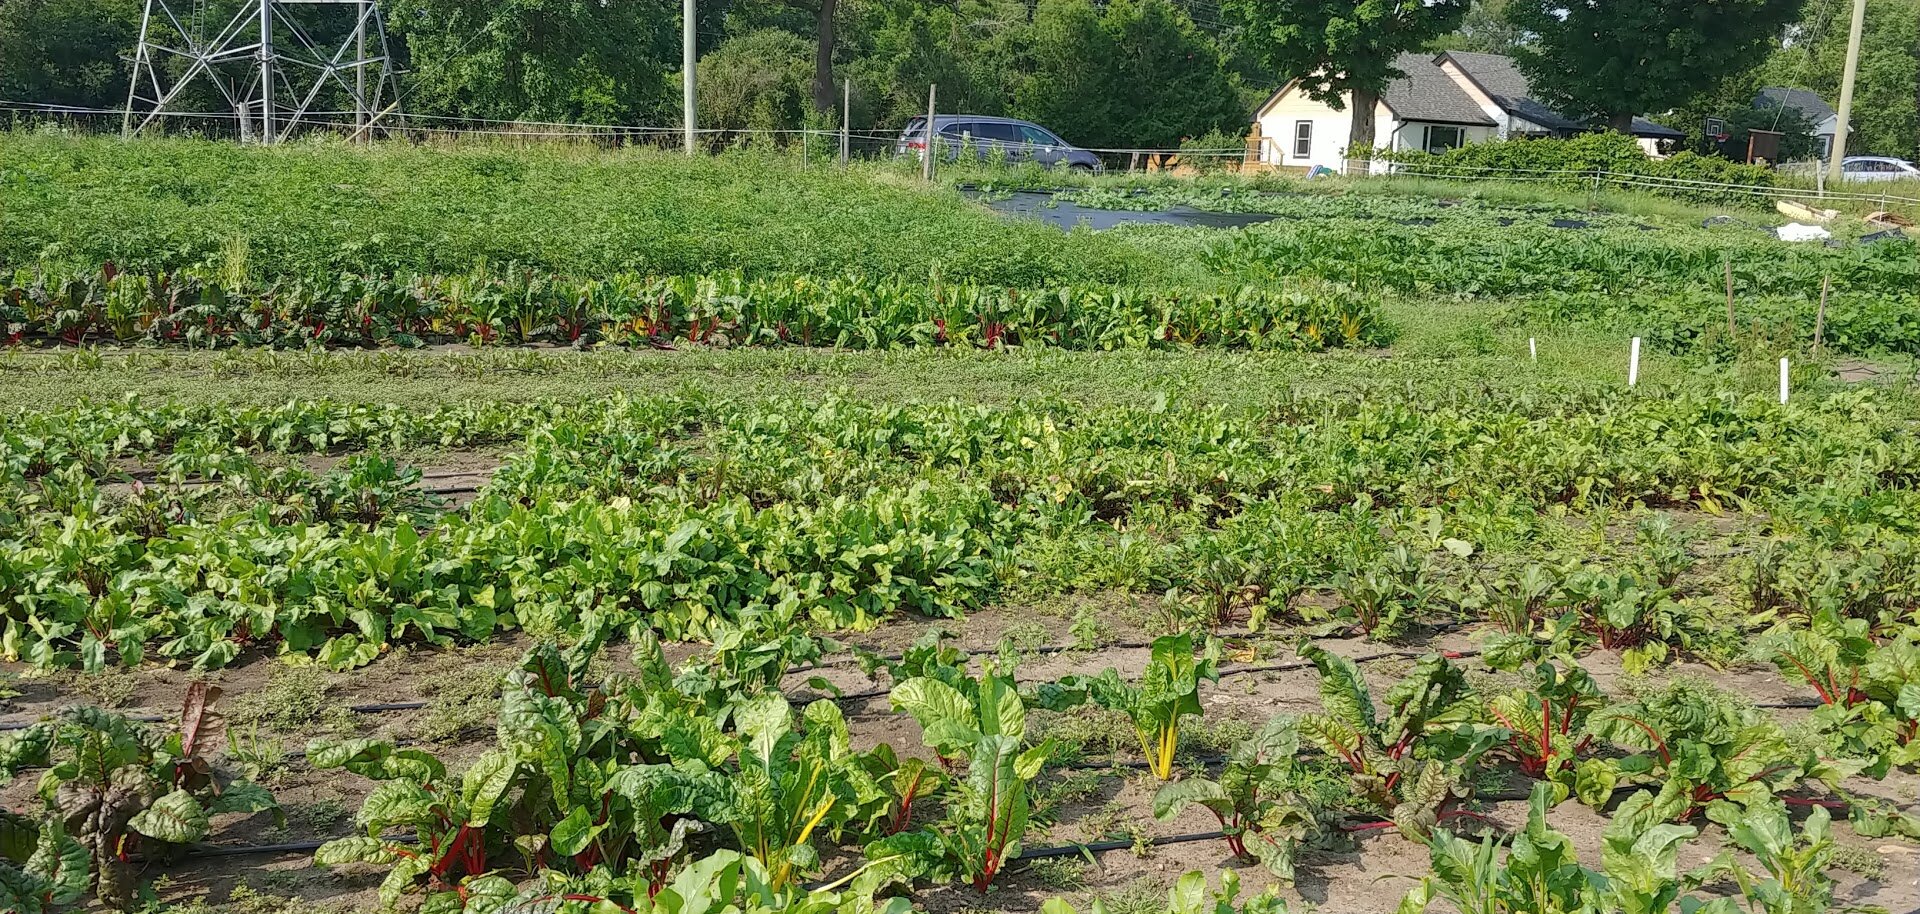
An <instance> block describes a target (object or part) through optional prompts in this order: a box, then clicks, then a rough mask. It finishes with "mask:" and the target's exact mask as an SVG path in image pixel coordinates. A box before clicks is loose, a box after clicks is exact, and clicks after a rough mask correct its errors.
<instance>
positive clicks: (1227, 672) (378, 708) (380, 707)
mask: <svg viewBox="0 0 1920 914" xmlns="http://www.w3.org/2000/svg"><path fill="white" fill-rule="evenodd" d="M1150 646H1151V645H1147V644H1116V645H1108V648H1109V649H1127V648H1130V647H1134V648H1144V647H1150ZM1071 650H1074V648H1071V647H1061V646H1058V645H1048V646H1047V647H1046V648H1044V649H1038V650H1034V651H1028V652H1027V653H1040V652H1042V651H1044V652H1047V653H1064V652H1067V651H1071ZM968 653H969V655H973V656H977V655H979V654H991V653H993V651H991V650H985V649H978V650H975V651H969V652H968ZM1431 653H1436V652H1435V651H1415V650H1393V651H1384V652H1382V653H1378V654H1367V655H1364V656H1360V657H1355V658H1353V662H1355V663H1374V662H1377V661H1381V660H1396V659H1399V660H1413V659H1418V658H1420V657H1424V656H1426V655H1428V654H1431ZM1437 653H1441V654H1442V655H1443V656H1446V657H1447V658H1448V659H1456V660H1457V659H1462V658H1467V657H1477V656H1479V655H1480V652H1479V651H1477V650H1469V651H1440V652H1437ZM894 659H898V658H897V657H896V658H894ZM1311 666H1313V663H1312V662H1311V661H1307V660H1293V661H1288V662H1286V663H1278V664H1269V665H1265V666H1243V667H1229V668H1227V669H1224V670H1221V671H1220V677H1221V678H1222V679H1224V678H1226V677H1228V676H1242V675H1246V674H1249V673H1281V672H1287V671H1290V670H1303V669H1307V668H1309V667H1311ZM810 669H818V667H797V668H795V669H793V670H789V671H788V672H789V673H793V672H805V671H807V670H810ZM892 691H893V690H892V689H891V688H886V689H872V690H869V691H865V692H851V693H847V694H844V695H836V696H833V699H832V700H833V701H837V702H838V701H864V700H867V699H873V698H880V697H883V696H886V695H888V694H891V693H892ZM431 706H432V703H431V702H426V701H387V702H374V703H371V704H360V705H348V706H347V710H348V711H351V712H353V713H355V714H385V713H390V712H394V711H422V710H425V709H427V708H429V707H431ZM1762 707H1765V706H1764V705H1762ZM1794 707H1801V706H1800V705H1795V706H1794ZM1806 707H1817V705H1808V706H1806ZM124 716H125V717H126V718H127V719H128V720H130V721H133V722H135V723H142V724H157V723H165V722H166V721H169V720H172V719H173V718H171V717H165V716H162V715H158V714H128V715H124ZM34 723H38V722H37V721H35V722H27V723H21V722H13V723H0V733H4V732H9V731H19V730H25V729H27V728H29V727H32V726H33V725H34Z"/></svg>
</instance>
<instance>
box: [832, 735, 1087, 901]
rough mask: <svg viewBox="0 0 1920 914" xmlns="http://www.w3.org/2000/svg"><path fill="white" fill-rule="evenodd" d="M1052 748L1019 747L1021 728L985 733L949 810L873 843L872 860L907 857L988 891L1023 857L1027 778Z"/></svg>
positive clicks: (939, 876)
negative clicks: (939, 817)
mask: <svg viewBox="0 0 1920 914" xmlns="http://www.w3.org/2000/svg"><path fill="white" fill-rule="evenodd" d="M1052 752H1053V744H1052V743H1051V742H1043V743H1041V744H1040V745H1037V746H1033V747H1030V748H1027V749H1024V750H1023V749H1021V737H1020V736H1019V735H1017V734H1015V735H1007V734H999V733H994V734H985V735H982V736H981V737H980V738H979V740H978V741H977V742H976V743H975V744H974V747H973V752H972V755H971V760H970V761H969V763H968V766H967V773H966V776H965V777H963V778H957V779H955V781H954V782H953V785H952V787H951V788H950V789H949V790H948V791H947V794H946V796H945V806H946V816H945V818H943V819H942V820H941V821H940V822H938V823H935V824H934V825H932V826H930V827H928V828H924V829H921V830H918V831H912V832H904V833H901V834H897V835H893V836H891V837H887V838H882V839H880V840H878V841H875V842H872V843H870V844H868V845H867V851H866V853H867V858H868V859H869V860H875V861H878V860H884V859H892V858H896V857H897V858H902V859H903V860H904V861H906V862H904V863H902V864H901V866H902V867H903V869H904V871H905V872H907V873H909V874H911V875H914V876H920V877H926V878H932V879H936V880H944V879H947V878H951V877H953V876H959V877H961V878H964V879H966V880H967V881H968V882H969V883H971V884H972V885H973V887H974V890H975V891H978V892H980V893H982V894H985V893H986V891H987V887H988V886H990V885H991V884H992V883H993V880H994V878H995V877H996V876H998V875H999V874H1000V871H1001V870H1002V869H1003V868H1004V867H1005V866H1006V865H1007V864H1008V863H1009V862H1011V861H1013V860H1015V859H1017V858H1018V857H1019V856H1020V849H1021V843H1020V842H1021V839H1022V837H1023V836H1025V834H1026V831H1027V824H1028V819H1029V817H1030V816H1031V814H1032V799H1031V797H1030V795H1029V788H1028V784H1029V782H1031V781H1032V780H1033V779H1034V778H1035V777H1037V776H1039V774H1040V769H1041V767H1042V766H1044V765H1045V764H1046V761H1047V758H1048V757H1049V756H1050V755H1051V754H1052Z"/></svg>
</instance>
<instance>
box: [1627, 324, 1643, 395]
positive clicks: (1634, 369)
mask: <svg viewBox="0 0 1920 914" xmlns="http://www.w3.org/2000/svg"><path fill="white" fill-rule="evenodd" d="M1639 383H1640V338H1639V337H1637V336H1636V337H1634V338H1633V347H1632V349H1631V351H1629V352H1628V354H1627V386H1628V387H1632V386H1634V385H1636V384H1639Z"/></svg>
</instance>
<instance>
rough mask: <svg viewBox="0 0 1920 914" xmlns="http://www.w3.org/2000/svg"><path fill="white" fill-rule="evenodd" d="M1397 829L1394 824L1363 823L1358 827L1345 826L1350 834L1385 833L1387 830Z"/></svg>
mask: <svg viewBox="0 0 1920 914" xmlns="http://www.w3.org/2000/svg"><path fill="white" fill-rule="evenodd" d="M1395 827H1396V826H1395V825H1394V824H1393V823H1392V822H1361V823H1360V824H1358V825H1348V826H1345V830H1347V831H1350V832H1357V831H1383V830H1385V829H1389V828H1395Z"/></svg>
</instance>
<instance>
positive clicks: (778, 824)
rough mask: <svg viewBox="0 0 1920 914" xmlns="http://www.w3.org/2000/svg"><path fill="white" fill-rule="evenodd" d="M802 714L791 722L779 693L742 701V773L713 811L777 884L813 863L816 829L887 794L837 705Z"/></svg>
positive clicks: (844, 818)
mask: <svg viewBox="0 0 1920 914" xmlns="http://www.w3.org/2000/svg"><path fill="white" fill-rule="evenodd" d="M801 717H802V720H801V722H800V724H799V726H798V727H796V726H795V721H794V719H793V711H792V708H791V707H790V706H789V705H788V704H787V701H786V699H785V698H783V697H781V696H780V695H779V694H777V693H767V694H764V695H761V696H759V697H757V698H754V699H751V700H749V701H747V702H746V703H745V704H743V705H741V707H740V708H739V711H738V712H737V713H736V715H735V722H736V725H737V727H738V730H739V747H738V756H737V757H738V762H739V770H738V773H737V774H735V775H734V776H733V777H732V778H731V779H730V784H729V789H728V791H727V796H726V800H725V802H724V805H723V806H721V807H720V808H719V809H717V810H715V811H714V813H712V815H713V816H714V818H715V819H716V820H717V821H721V822H724V823H726V824H727V825H729V826H731V827H732V829H733V833H734V836H735V838H736V839H738V841H739V842H740V846H741V847H742V848H743V849H744V850H745V851H746V852H747V854H748V855H749V856H751V857H753V858H754V859H755V860H756V861H759V863H760V865H761V866H763V867H765V868H766V870H767V872H768V873H769V874H771V879H772V884H773V885H774V887H776V888H785V887H787V886H790V885H793V884H794V883H795V882H796V881H797V879H798V878H799V877H800V876H801V875H803V874H806V873H809V872H811V871H813V870H814V869H815V868H816V867H818V865H819V863H820V854H819V851H818V850H817V849H815V847H814V843H813V842H814V834H815V832H817V831H821V830H822V828H823V827H826V828H832V827H834V826H835V825H836V824H838V823H844V822H847V821H848V820H850V819H852V818H854V817H856V816H858V814H859V810H861V809H862V808H867V807H871V806H872V805H873V803H874V801H875V800H879V799H883V798H884V796H885V795H884V793H883V792H882V790H881V788H880V787H879V785H878V784H877V783H875V781H874V780H873V778H871V777H870V776H868V775H867V773H866V771H865V770H864V769H863V768H862V767H861V766H860V764H859V763H858V761H857V759H856V758H855V756H854V753H853V751H852V749H851V748H850V747H849V745H848V736H847V724H846V721H845V719H844V718H842V717H841V714H840V708H839V707H838V706H837V705H835V704H833V703H832V702H827V701H816V702H814V703H813V704H811V705H808V706H807V708H806V710H805V711H804V712H803V713H802V715H801Z"/></svg>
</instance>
